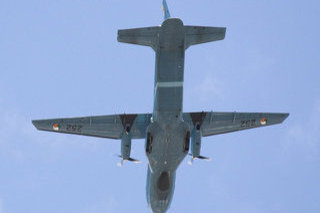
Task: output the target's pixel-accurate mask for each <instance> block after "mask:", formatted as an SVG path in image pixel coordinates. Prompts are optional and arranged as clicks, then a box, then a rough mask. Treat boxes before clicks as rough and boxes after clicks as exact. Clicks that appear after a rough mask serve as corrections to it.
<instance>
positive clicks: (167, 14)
mask: <svg viewBox="0 0 320 213" xmlns="http://www.w3.org/2000/svg"><path fill="white" fill-rule="evenodd" d="M162 10H163V13H164V20H167V19H168V18H170V12H169V8H168V5H167V1H166V0H163V1H162Z"/></svg>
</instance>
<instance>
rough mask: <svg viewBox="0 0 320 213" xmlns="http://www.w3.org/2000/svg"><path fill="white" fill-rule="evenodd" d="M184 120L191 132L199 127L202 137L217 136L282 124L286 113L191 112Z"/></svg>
mask: <svg viewBox="0 0 320 213" xmlns="http://www.w3.org/2000/svg"><path fill="white" fill-rule="evenodd" d="M183 116H184V120H185V121H186V122H188V123H189V125H190V129H191V130H192V129H193V128H194V127H195V126H196V124H199V125H200V127H201V132H202V136H210V135H218V134H223V133H228V132H235V131H239V130H245V129H252V128H257V127H264V126H269V125H273V124H280V123H282V122H283V121H284V120H285V119H286V118H287V117H288V116H289V114H288V113H252V112H249V113H242V112H193V113H184V115H183Z"/></svg>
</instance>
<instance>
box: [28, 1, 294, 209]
mask: <svg viewBox="0 0 320 213" xmlns="http://www.w3.org/2000/svg"><path fill="white" fill-rule="evenodd" d="M163 10H164V21H163V23H162V24H161V26H153V27H146V28H135V29H125V30H119V31H118V41H119V42H125V43H130V44H137V45H143V46H149V47H151V48H152V49H153V50H154V51H155V54H156V69H155V84H154V108H153V113H150V114H148V113H147V114H134V113H133V114H116V115H106V116H88V117H77V118H57V119H45V120H33V121H32V123H33V124H34V126H35V127H36V128H37V129H38V130H44V131H51V132H57V133H67V134H76V135H85V136H94V137H102V138H109V139H118V140H121V155H120V157H121V158H122V162H121V164H122V163H123V162H124V161H132V162H139V161H138V160H136V159H134V158H132V157H131V156H130V152H131V141H132V139H145V153H146V155H147V158H148V173H147V200H148V203H149V205H150V207H151V209H152V211H153V212H154V213H164V212H166V211H167V209H168V208H169V206H170V203H171V201H172V197H173V192H174V183H175V172H176V170H177V168H178V166H179V165H180V163H181V161H182V160H183V159H184V158H185V157H186V155H188V154H190V155H191V156H192V159H197V158H198V159H205V160H209V158H208V157H204V156H202V155H201V154H200V151H201V139H202V137H207V136H212V135H218V134H224V133H229V132H234V131H239V130H246V129H252V128H257V127H264V126H269V125H273V124H279V123H282V122H283V121H284V120H285V119H286V118H287V117H288V115H289V114H288V113H261V112H258V113H257V112H213V111H202V112H183V106H182V104H183V101H182V99H183V81H184V58H185V57H184V56H185V50H186V49H187V48H189V47H190V46H192V45H196V44H201V43H206V42H211V41H218V40H222V39H224V37H225V32H226V28H224V27H203V26H187V25H184V24H183V22H182V21H181V20H180V19H178V18H171V16H170V13H169V10H168V6H167V3H166V1H165V0H164V1H163ZM190 163H191V162H190Z"/></svg>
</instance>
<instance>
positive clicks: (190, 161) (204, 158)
mask: <svg viewBox="0 0 320 213" xmlns="http://www.w3.org/2000/svg"><path fill="white" fill-rule="evenodd" d="M189 155H190V156H192V154H189ZM197 158H198V159H200V160H206V161H211V158H209V157H205V156H201V155H199V156H197V157H194V156H192V157H191V159H190V160H189V161H188V164H189V165H190V166H191V165H192V164H193V161H194V160H195V159H197Z"/></svg>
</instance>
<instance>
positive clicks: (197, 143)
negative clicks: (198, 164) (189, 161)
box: [191, 123, 202, 158]
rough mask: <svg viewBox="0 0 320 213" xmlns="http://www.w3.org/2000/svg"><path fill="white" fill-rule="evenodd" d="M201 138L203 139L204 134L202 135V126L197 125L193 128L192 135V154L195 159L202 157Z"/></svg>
mask: <svg viewBox="0 0 320 213" xmlns="http://www.w3.org/2000/svg"><path fill="white" fill-rule="evenodd" d="M201 137H202V134H201V128H200V124H199V123H197V124H196V125H195V127H194V128H193V130H192V135H191V154H192V157H193V158H197V157H199V156H200V150H201Z"/></svg>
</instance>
